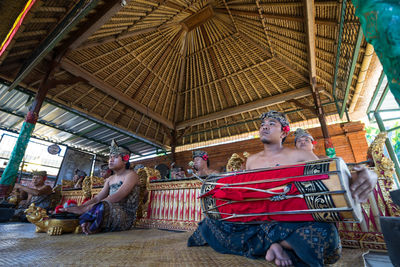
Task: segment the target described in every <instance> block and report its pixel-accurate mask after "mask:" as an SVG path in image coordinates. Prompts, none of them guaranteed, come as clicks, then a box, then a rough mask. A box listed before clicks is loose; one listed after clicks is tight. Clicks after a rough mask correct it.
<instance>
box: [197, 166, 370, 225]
mask: <svg viewBox="0 0 400 267" xmlns="http://www.w3.org/2000/svg"><path fill="white" fill-rule="evenodd" d="M350 179H351V174H350V171H349V169H348V168H347V166H346V164H345V162H344V161H343V160H342V159H341V158H332V159H320V160H316V161H310V162H306V163H301V164H296V165H286V166H277V167H273V168H267V169H257V170H250V171H243V172H232V173H225V174H221V175H219V176H209V177H207V179H206V180H204V183H203V186H202V188H201V196H200V198H201V206H202V209H203V213H204V214H205V215H206V216H208V217H209V218H212V219H218V220H224V221H230V222H242V223H260V222H265V221H289V222H290V221H319V222H336V221H343V222H360V221H361V220H362V213H361V207H360V204H356V203H355V202H354V200H353V198H352V196H351V193H350V188H349V182H350Z"/></svg>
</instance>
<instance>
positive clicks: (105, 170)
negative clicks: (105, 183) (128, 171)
mask: <svg viewBox="0 0 400 267" xmlns="http://www.w3.org/2000/svg"><path fill="white" fill-rule="evenodd" d="M112 174H113V173H112V170H110V168H109V167H108V164H103V165H101V167H100V177H101V178H104V179H107V178H108V177H110V176H111V175H112Z"/></svg>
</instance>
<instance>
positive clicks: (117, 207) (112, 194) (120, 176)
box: [60, 140, 140, 234]
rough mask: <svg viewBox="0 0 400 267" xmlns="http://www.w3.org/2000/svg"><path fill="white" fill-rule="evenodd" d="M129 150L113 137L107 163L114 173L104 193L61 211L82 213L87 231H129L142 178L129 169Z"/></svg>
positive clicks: (80, 218)
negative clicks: (120, 145) (119, 145)
mask: <svg viewBox="0 0 400 267" xmlns="http://www.w3.org/2000/svg"><path fill="white" fill-rule="evenodd" d="M129 154H130V153H129V151H128V150H126V149H124V148H122V147H118V145H117V143H116V142H115V141H114V140H113V141H112V143H111V147H110V159H109V161H108V165H109V167H110V169H111V170H112V171H113V172H114V174H113V175H111V176H110V177H109V178H108V179H107V180H106V181H105V183H104V187H103V189H102V190H101V192H100V193H99V194H98V195H97V196H95V197H94V198H92V199H91V200H89V201H87V202H85V203H84V204H82V205H81V206H77V207H69V208H65V209H60V211H64V212H71V213H75V214H82V215H81V216H80V217H79V222H80V224H81V226H82V230H83V232H84V233H85V234H93V233H97V232H99V231H104V232H110V231H124V230H129V229H130V228H131V227H132V225H133V223H134V221H135V219H136V210H137V207H138V202H139V188H140V187H139V177H138V175H137V174H136V173H135V172H134V171H133V170H130V169H129Z"/></svg>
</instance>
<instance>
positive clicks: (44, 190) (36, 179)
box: [14, 171, 52, 221]
mask: <svg viewBox="0 0 400 267" xmlns="http://www.w3.org/2000/svg"><path fill="white" fill-rule="evenodd" d="M46 179H47V172H46V171H33V172H32V183H33V187H28V186H24V185H21V184H15V185H14V189H16V190H19V191H24V192H26V193H27V194H28V199H27V200H26V202H25V203H24V205H22V206H20V207H19V208H18V209H17V210H16V211H15V213H14V216H15V218H16V219H19V220H22V221H26V217H25V214H24V213H23V212H24V211H25V209H26V208H28V207H29V205H30V204H32V203H35V205H36V206H37V207H41V208H43V209H48V208H50V204H51V199H50V195H51V193H52V189H51V187H50V186H49V185H46V184H45V181H46Z"/></svg>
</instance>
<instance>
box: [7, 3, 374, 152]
mask: <svg viewBox="0 0 400 267" xmlns="http://www.w3.org/2000/svg"><path fill="white" fill-rule="evenodd" d="M77 2H78V0H75V1H60V0H47V1H38V2H37V3H36V4H35V6H34V8H33V9H32V11H31V13H30V15H29V16H28V17H27V18H26V19H25V21H24V23H23V27H22V29H21V30H20V31H19V33H18V34H17V36H16V37H15V40H14V42H13V43H12V44H11V45H10V46H9V48H8V49H7V51H6V54H5V55H3V56H2V57H1V58H0V62H2V65H1V67H0V75H1V76H2V77H3V78H5V79H7V80H9V81H13V79H14V78H15V77H16V74H17V71H18V69H19V68H20V67H21V65H22V64H23V62H24V61H25V60H26V59H27V58H28V57H29V56H30V55H31V54H32V53H33V51H34V49H35V48H37V47H38V46H39V44H40V43H41V42H42V41H43V40H44V39H45V37H46V36H48V35H49V34H50V33H51V31H52V30H53V29H54V28H55V26H56V25H57V24H59V23H60V22H61V21H62V19H63V17H64V16H66V14H67V13H68V11H69V10H71V8H72V7H73V6H74V5H75V4H76V3H77ZM126 2H127V5H126V6H124V7H121V6H120V1H108V2H106V3H104V2H101V1H100V3H99V4H98V5H97V6H96V7H95V8H94V9H93V10H92V11H91V13H89V15H88V16H87V17H86V18H85V19H83V20H81V21H80V22H79V24H77V26H76V27H75V28H74V29H73V30H72V31H71V32H70V33H69V34H68V35H67V36H65V37H64V39H63V40H62V41H61V42H60V43H59V45H58V46H57V47H56V48H55V49H54V50H53V51H52V52H51V53H50V55H57V53H59V52H60V51H63V49H64V48H68V50H67V52H66V54H65V56H64V57H63V58H62V60H61V63H60V67H59V68H58V69H57V70H56V72H55V77H56V78H57V79H58V80H61V81H73V82H74V83H70V84H66V83H60V84H58V85H57V86H56V87H55V88H52V89H50V91H49V92H48V97H49V98H50V99H52V100H54V101H56V102H58V103H60V104H63V105H67V106H69V107H70V108H72V109H74V110H78V111H80V112H83V113H86V114H88V115H90V116H92V117H94V118H96V119H101V120H102V121H104V122H107V123H110V124H112V125H116V126H118V127H120V128H121V129H124V130H128V131H130V132H132V133H134V134H136V135H137V136H140V137H144V138H146V139H148V140H150V141H152V142H155V143H157V144H161V145H164V146H166V147H169V146H170V145H171V142H172V137H171V132H172V130H173V129H174V128H175V129H176V130H177V136H178V137H179V138H177V140H176V144H177V145H183V144H190V143H196V142H200V141H206V140H211V139H216V138H221V137H226V136H233V135H236V134H241V133H244V132H251V131H254V130H257V129H258V121H257V120H258V118H259V116H260V114H261V113H262V112H265V111H267V110H269V109H275V110H280V111H284V112H286V113H287V114H288V117H289V119H290V121H291V122H298V121H303V120H307V119H311V118H315V117H316V115H315V114H314V113H313V112H312V111H311V110H309V109H307V107H313V106H314V102H313V100H312V96H311V89H310V82H309V81H310V64H309V62H310V61H309V52H308V40H309V36H308V28H307V14H306V12H305V7H304V6H305V4H304V1H291V0H286V1H275V0H272V1H270V0H255V1H235V0H233V1H229V0H216V1H185V0H140V1H139V0H137V1H133V0H132V1H126ZM115 3H116V4H115ZM341 5H342V4H341V3H340V2H337V1H315V2H314V6H315V27H314V31H315V36H311V37H312V38H314V40H315V51H314V53H315V66H316V67H315V71H316V76H317V85H318V90H319V91H320V94H321V100H322V104H323V106H324V110H325V113H326V114H333V113H337V109H336V106H335V103H334V96H333V82H334V75H335V63H336V53H337V51H336V50H337V44H338V40H339V39H338V38H339V33H340V31H339V29H340V27H339V26H340V15H341ZM113 12H114V13H113ZM2 16H3V18H4V15H2ZM344 18H345V21H344V27H343V38H342V40H341V42H342V44H341V51H340V55H341V58H340V61H339V67H338V83H337V84H338V86H337V88H336V91H335V96H336V98H337V99H339V100H340V99H344V94H345V89H346V84H345V83H346V82H347V75H348V73H349V68H350V66H349V64H350V63H351V61H350V59H351V57H352V53H353V52H354V50H355V45H356V39H357V32H358V27H359V24H358V20H357V19H356V18H355V16H354V7H353V6H352V4H351V3H348V4H347V5H346V10H345V17H344ZM99 24H101V25H99ZM365 46H366V43H365V41H364V40H363V42H362V43H361V49H360V50H359V56H358V57H357V64H356V65H355V71H354V75H353V77H351V79H350V80H351V87H350V91H349V98H348V102H347V104H349V103H350V102H351V99H352V95H353V93H354V87H355V84H356V82H357V77H358V73H359V72H360V65H361V62H362V59H363V56H364V48H365ZM50 59H51V56H48V57H47V58H45V59H43V60H42V61H41V62H40V63H39V64H38V65H37V66H36V67H35V69H34V70H33V71H31V72H30V74H29V75H27V76H26V77H25V78H24V80H23V83H22V84H23V85H24V86H25V87H27V88H29V89H31V90H34V91H35V90H37V88H38V86H39V84H40V82H41V79H42V78H43V76H44V74H45V73H46V70H47V68H48V66H49V62H50ZM74 77H81V78H83V79H78V80H77V79H74ZM293 100H294V101H293Z"/></svg>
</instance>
